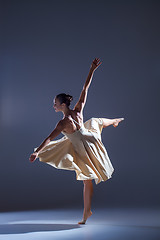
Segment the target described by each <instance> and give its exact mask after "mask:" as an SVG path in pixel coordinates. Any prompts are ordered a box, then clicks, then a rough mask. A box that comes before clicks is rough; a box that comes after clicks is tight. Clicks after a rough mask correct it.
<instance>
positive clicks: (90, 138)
mask: <svg viewBox="0 0 160 240" xmlns="http://www.w3.org/2000/svg"><path fill="white" fill-rule="evenodd" d="M72 120H73V121H75V120H74V119H72ZM75 122H76V121H75ZM76 123H77V122H76ZM77 124H78V123H77ZM78 125H79V124H78ZM102 129H103V122H102V119H101V118H91V119H89V120H88V121H86V122H85V123H84V124H83V125H82V127H80V129H79V130H76V131H75V132H73V133H71V134H68V133H64V132H62V133H63V134H64V137H62V138H61V139H59V140H57V141H51V142H50V143H49V144H48V145H47V146H46V147H44V148H43V150H42V151H41V152H40V153H39V154H38V158H39V160H40V161H42V162H45V163H47V164H49V165H51V166H53V167H55V168H58V169H65V170H74V171H75V172H76V179H77V180H90V179H94V180H95V183H96V184H98V183H100V182H101V181H106V180H107V179H109V178H111V177H112V176H111V175H112V173H113V171H114V168H113V166H112V164H111V161H110V159H109V156H108V154H107V151H106V149H105V147H104V145H103V143H102V140H101V132H102ZM36 149H37V148H35V149H34V151H35V150H36Z"/></svg>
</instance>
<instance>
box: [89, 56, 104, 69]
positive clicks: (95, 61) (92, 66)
mask: <svg viewBox="0 0 160 240" xmlns="http://www.w3.org/2000/svg"><path fill="white" fill-rule="evenodd" d="M101 64H102V62H101V61H100V59H99V58H95V59H94V60H93V62H92V64H91V69H92V70H93V71H95V70H96V69H97V68H98V67H99V65H101Z"/></svg>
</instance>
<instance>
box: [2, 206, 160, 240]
mask: <svg viewBox="0 0 160 240" xmlns="http://www.w3.org/2000/svg"><path fill="white" fill-rule="evenodd" d="M81 217H82V210H78V209H74V210H73V209H72V210H64V209H61V210H60V209H59V210H43V211H42V210H41V211H26V212H6V213H0V240H32V239H33V240H42V239H43V240H62V239H63V240H65V239H69V240H72V239H74V240H115V239H116V240H121V239H123V240H143V239H144V240H160V209H118V208H116V209H115V208H112V209H95V210H94V211H93V215H92V216H91V217H90V218H89V219H88V221H87V223H86V225H78V224H77V222H78V221H79V220H81Z"/></svg>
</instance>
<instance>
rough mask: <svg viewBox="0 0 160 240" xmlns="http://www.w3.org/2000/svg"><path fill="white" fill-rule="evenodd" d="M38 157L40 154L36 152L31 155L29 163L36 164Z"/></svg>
mask: <svg viewBox="0 0 160 240" xmlns="http://www.w3.org/2000/svg"><path fill="white" fill-rule="evenodd" d="M37 157H38V153H37V152H34V153H32V154H31V155H30V158H29V161H30V162H34V161H35V160H36V158H37Z"/></svg>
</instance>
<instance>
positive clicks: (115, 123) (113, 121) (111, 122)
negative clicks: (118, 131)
mask: <svg viewBox="0 0 160 240" xmlns="http://www.w3.org/2000/svg"><path fill="white" fill-rule="evenodd" d="M123 120H124V118H114V119H108V118H102V121H103V127H104V128H105V127H108V126H110V125H113V126H114V127H117V126H118V124H119V123H120V122H121V121H123Z"/></svg>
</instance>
